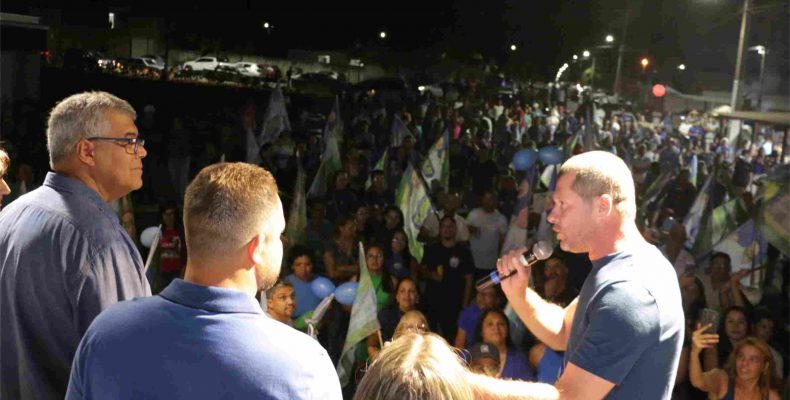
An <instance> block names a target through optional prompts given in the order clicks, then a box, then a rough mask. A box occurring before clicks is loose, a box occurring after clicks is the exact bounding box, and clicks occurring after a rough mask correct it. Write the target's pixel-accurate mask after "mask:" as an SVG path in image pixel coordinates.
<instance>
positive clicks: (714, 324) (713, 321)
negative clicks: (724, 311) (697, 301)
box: [699, 308, 719, 333]
mask: <svg viewBox="0 0 790 400" xmlns="http://www.w3.org/2000/svg"><path fill="white" fill-rule="evenodd" d="M699 323H700V325H702V326H705V325H707V324H710V327H709V328H708V329H706V332H709V333H716V331H717V330H718V329H719V312H718V311H716V310H714V309H712V308H703V309H702V310H701V311H700V313H699Z"/></svg>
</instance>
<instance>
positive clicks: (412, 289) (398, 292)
mask: <svg viewBox="0 0 790 400" xmlns="http://www.w3.org/2000/svg"><path fill="white" fill-rule="evenodd" d="M419 301H420V294H419V292H418V290H417V283H416V282H415V281H414V279H412V278H403V279H401V280H400V281H398V285H397V286H396V287H395V302H394V303H392V304H390V305H389V306H387V307H385V308H384V309H382V310H381V311H379V315H378V318H379V324H380V325H381V338H382V340H384V341H388V340H391V339H392V335H393V334H394V333H395V328H396V327H397V325H398V322H400V320H401V318H402V317H403V315H405V314H406V313H408V312H409V311H412V310H416V309H417V303H418V302H419ZM379 346H380V343H379V335H378V334H373V335H370V336H369V337H368V354H369V355H370V358H372V359H375V358H376V356H377V355H378V353H379V351H380V348H379Z"/></svg>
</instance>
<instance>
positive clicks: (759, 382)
mask: <svg viewBox="0 0 790 400" xmlns="http://www.w3.org/2000/svg"><path fill="white" fill-rule="evenodd" d="M708 328H710V324H707V325H704V326H700V325H699V324H698V325H697V330H695V331H694V333H693V335H692V346H691V360H690V365H689V376H690V378H691V384H692V385H694V387H696V388H698V389H700V390H702V391H703V392H707V393H708V399H711V400H719V399H727V400H746V399H761V400H779V393H778V392H777V390H776V386H777V385H778V384H779V382H780V381H779V378H777V377H776V366H775V365H774V359H773V355H772V354H771V350H770V349H769V348H768V345H767V344H766V343H765V342H763V341H762V340H760V339H758V338H756V337H747V338H745V339H743V340H741V341H739V342H738V343H737V344H736V345H735V347H734V349H733V351H732V353H731V354H730V356H729V359H728V361H727V364H726V365H725V367H724V369H719V368H714V369H712V370H710V371H707V372H702V365H701V363H700V360H699V355H700V352H701V351H702V349H705V348H711V347H713V346H715V345H716V343H718V342H719V335H717V334H715V333H705V331H706V330H707V329H708Z"/></svg>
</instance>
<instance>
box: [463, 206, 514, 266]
mask: <svg viewBox="0 0 790 400" xmlns="http://www.w3.org/2000/svg"><path fill="white" fill-rule="evenodd" d="M466 222H467V223H468V224H469V226H475V227H477V228H478V229H479V232H478V233H477V234H474V235H470V236H469V245H470V248H471V250H472V258H473V259H474V261H475V268H477V269H484V270H490V269H493V268H496V259H497V257H498V256H499V241H500V238H502V237H504V235H505V233H507V219H506V218H505V216H504V215H502V213H500V212H499V211H496V210H494V212H491V213H487V212H485V211H484V210H483V209H482V208H475V209H474V210H472V211H471V212H469V215H467V216H466Z"/></svg>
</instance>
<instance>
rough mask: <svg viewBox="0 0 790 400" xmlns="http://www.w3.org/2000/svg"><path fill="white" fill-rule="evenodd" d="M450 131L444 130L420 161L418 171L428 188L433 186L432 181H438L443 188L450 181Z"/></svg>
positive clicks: (447, 185)
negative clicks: (420, 165)
mask: <svg viewBox="0 0 790 400" xmlns="http://www.w3.org/2000/svg"><path fill="white" fill-rule="evenodd" d="M449 149H450V131H448V130H446V129H445V130H444V133H442V136H441V137H440V138H439V140H437V141H436V143H434V145H433V146H431V148H430V150H428V157H426V158H425V160H424V161H423V162H422V167H421V168H420V172H421V173H422V177H423V178H424V179H425V184H426V185H428V189H431V188H433V186H434V184H433V182H439V184H441V186H442V188H444V189H445V190H446V189H447V188H448V187H449V183H450V156H449Z"/></svg>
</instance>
